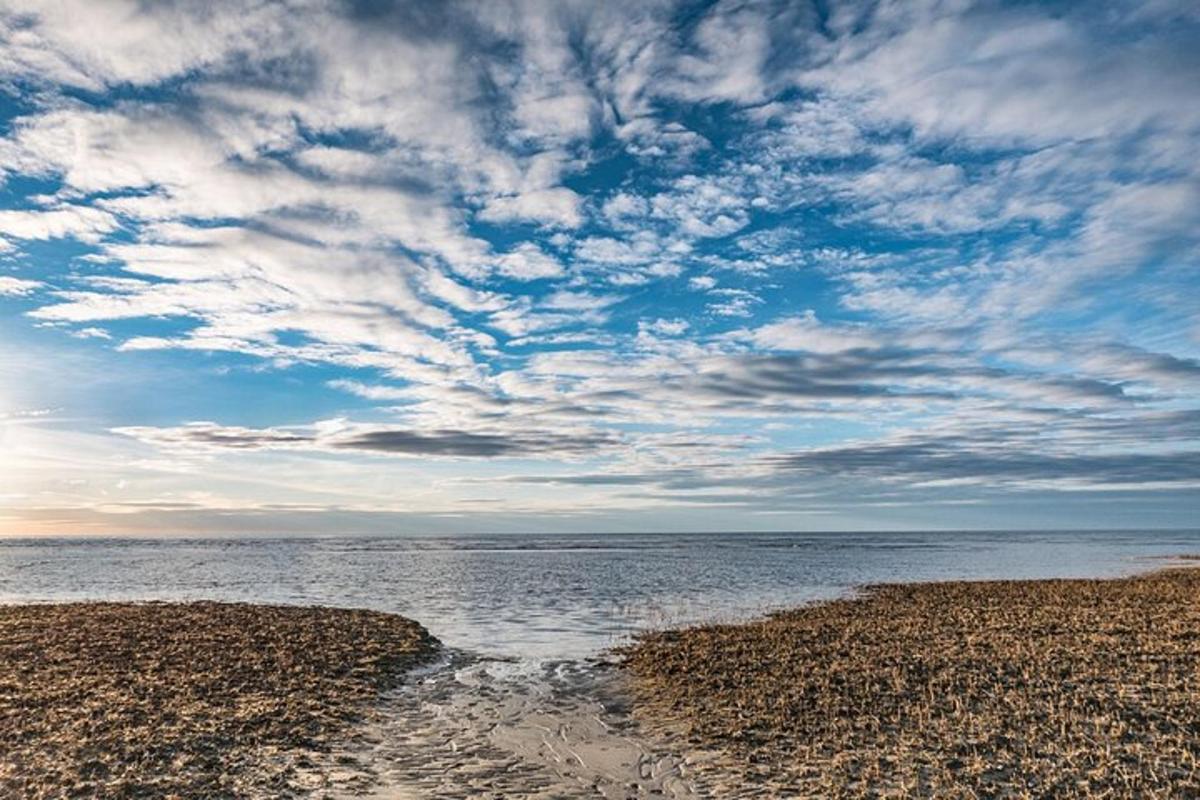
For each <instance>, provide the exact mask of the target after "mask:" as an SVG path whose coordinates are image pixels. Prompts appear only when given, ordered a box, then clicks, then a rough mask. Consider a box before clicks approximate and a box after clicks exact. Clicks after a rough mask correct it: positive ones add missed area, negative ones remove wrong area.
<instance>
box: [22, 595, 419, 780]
mask: <svg viewBox="0 0 1200 800" xmlns="http://www.w3.org/2000/svg"><path fill="white" fill-rule="evenodd" d="M435 646H436V642H435V641H434V640H433V639H432V638H431V637H430V636H429V634H428V633H426V632H425V630H424V629H423V628H421V626H419V625H417V624H416V623H415V622H411V621H409V620H406V619H404V618H402V617H397V616H393V615H390V614H380V613H375V612H370V611H349V610H339V609H330V608H292V607H275V606H254V605H242V604H219V603H182V604H164V603H148V604H133V603H76V604H63V605H30V606H0V796H3V797H14V798H15V797H25V798H43V797H105V798H133V797H146V798H149V797H154V798H163V797H172V796H177V797H189V798H190V797H196V798H217V797H234V796H238V797H241V796H246V795H247V794H260V795H262V796H280V795H284V794H287V793H288V792H289V786H288V778H289V774H290V770H291V765H292V763H293V762H294V761H295V758H296V757H295V755H294V754H295V753H297V752H302V751H305V750H313V749H316V750H320V749H323V747H324V746H325V744H326V742H327V741H328V740H329V737H331V736H334V735H336V734H337V733H339V732H340V731H341V730H342V729H343V728H344V726H346V725H347V724H348V723H350V722H351V721H353V720H354V719H355V718H356V716H357V715H358V714H359V713H360V712H361V711H362V710H363V709H364V707H365V706H366V704H368V703H369V702H370V701H371V700H372V699H373V698H374V697H376V696H377V693H378V692H379V691H380V690H381V689H382V688H384V687H385V686H387V685H389V684H391V683H393V682H394V681H396V680H397V678H398V676H399V675H401V674H402V672H403V671H404V670H405V669H406V668H407V667H409V666H410V665H412V664H413V663H415V662H416V661H418V660H420V659H422V658H424V657H426V656H427V655H428V654H429V653H430V652H431V651H432V650H433V649H434V647H435Z"/></svg>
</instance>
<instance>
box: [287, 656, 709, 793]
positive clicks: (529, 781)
mask: <svg viewBox="0 0 1200 800" xmlns="http://www.w3.org/2000/svg"><path fill="white" fill-rule="evenodd" d="M628 696H629V691H628V685H627V676H626V675H625V674H624V673H623V672H622V671H620V670H619V669H618V668H617V665H616V663H615V662H613V661H611V660H608V661H605V660H589V661H545V662H517V661H508V660H497V659H490V658H483V657H479V656H477V655H473V654H470V653H465V652H461V651H458V652H455V651H451V652H448V653H447V654H446V656H445V658H444V659H443V660H441V661H440V662H439V663H437V664H435V665H432V666H431V667H429V668H427V669H424V670H418V671H417V672H415V673H414V674H412V675H411V676H410V678H409V679H408V680H406V681H405V683H404V684H403V685H402V686H400V687H399V688H398V689H396V690H394V691H393V692H390V693H389V694H388V695H387V697H386V698H385V699H384V702H383V703H382V705H381V706H380V709H379V711H380V713H378V714H377V715H376V716H375V717H374V719H373V721H372V722H371V723H370V724H368V725H366V726H362V727H359V728H357V729H356V731H355V735H354V736H353V737H352V738H351V739H348V740H346V741H345V742H343V744H342V745H341V746H340V747H338V748H336V749H334V750H333V751H332V752H330V753H329V754H327V755H326V756H325V758H324V759H323V760H321V761H319V762H318V763H316V764H315V765H314V769H313V770H312V773H311V786H312V787H313V788H314V789H315V790H318V792H319V795H320V796H322V797H329V798H335V799H336V800H349V798H353V797H366V798H372V799H373V800H416V799H417V798H446V799H447V800H449V798H478V799H479V800H501V799H502V798H531V799H536V800H575V799H577V798H578V799H580V800H582V798H610V799H613V798H620V800H626V798H663V799H667V798H674V799H675V800H694V799H695V798H707V797H719V796H722V795H720V794H714V793H713V791H711V790H710V789H711V787H712V783H711V781H707V780H706V779H705V778H704V775H705V774H716V773H717V772H719V770H713V769H707V770H702V769H701V765H703V764H705V762H707V761H708V760H710V759H714V758H718V756H717V754H715V753H709V752H707V751H705V750H703V749H700V748H686V749H685V748H684V747H683V746H682V744H683V743H681V742H676V741H674V740H673V739H671V738H670V737H667V736H660V735H646V733H645V732H644V731H643V730H642V729H641V728H640V726H639V725H637V724H636V723H635V721H634V720H633V718H632V716H631V715H630V714H629V709H628V704H627V698H628ZM336 763H341V764H356V765H358V766H359V769H357V770H355V771H351V772H346V773H345V774H343V775H339V774H338V773H337V770H336V769H331V768H330V765H331V764H336ZM364 772H366V773H369V780H367V781H364V780H363V779H362V775H363V774H364ZM706 787H707V788H706Z"/></svg>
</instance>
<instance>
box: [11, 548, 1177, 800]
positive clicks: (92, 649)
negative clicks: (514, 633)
mask: <svg viewBox="0 0 1200 800" xmlns="http://www.w3.org/2000/svg"><path fill="white" fill-rule="evenodd" d="M1197 663H1200V567H1197V566H1196V564H1195V559H1194V558H1188V557H1178V558H1172V559H1171V560H1170V563H1166V564H1164V565H1162V566H1160V567H1158V568H1157V569H1155V570H1154V571H1152V572H1140V573H1135V574H1132V575H1129V576H1127V577H1121V578H1098V579H1038V580H1007V581H986V580H983V581H950V582H945V581H943V582H919V583H889V584H876V585H867V586H863V587H860V588H859V589H858V590H857V591H856V592H855V593H854V594H853V595H850V596H847V597H844V598H840V599H834V600H821V601H815V602H813V603H811V604H806V605H803V606H800V607H796V608H793V609H790V610H784V611H778V612H773V613H770V614H768V615H767V616H764V617H761V618H758V619H753V620H749V621H741V622H724V623H712V624H702V625H694V626H688V627H682V628H673V629H663V630H651V631H646V632H643V633H642V634H640V635H639V636H638V637H637V638H636V639H635V640H634V641H633V642H632V643H631V644H628V645H624V646H620V647H617V648H615V649H613V650H609V651H606V652H605V653H604V654H602V655H600V656H598V657H596V658H591V659H551V660H527V659H505V658H500V657H488V656H486V655H482V654H479V653H474V652H470V651H464V650H460V649H455V648H446V647H444V646H442V645H441V644H440V643H439V642H438V641H437V640H436V639H434V638H433V637H432V636H431V635H430V634H429V633H428V632H427V631H426V630H425V629H424V628H423V627H421V625H420V624H418V623H417V622H414V621H412V620H408V619H406V618H404V617H399V616H396V615H391V614H384V613H380V612H371V611H361V610H350V609H337V608H329V607H320V606H317V607H313V606H274V605H256V604H247V603H217V602H210V601H197V602H184V603H170V602H143V603H121V602H116V603H113V602H73V603H30V604H22V605H3V606H0V730H3V731H5V732H6V733H5V734H3V737H6V738H0V792H3V793H6V794H12V795H14V796H22V797H43V796H44V797H49V796H58V795H59V794H62V793H64V792H66V791H67V790H68V789H73V790H74V791H76V792H77V793H78V792H83V793H85V794H86V793H88V792H90V793H92V794H97V793H103V794H105V795H106V796H114V797H151V796H155V797H157V796H171V795H174V796H178V797H235V796H236V797H246V796H250V797H275V796H296V797H307V796H313V797H323V798H339V797H346V798H349V797H362V796H366V797H376V798H380V799H381V800H382V799H383V798H393V799H394V798H407V797H424V796H444V797H480V798H501V797H540V798H551V797H555V798H568V797H580V798H583V797H613V798H623V797H673V798H701V797H733V798H741V797H775V796H780V795H786V796H798V797H855V796H862V795H864V794H867V795H872V796H881V797H882V796H912V795H914V794H917V795H921V794H931V793H932V794H939V793H940V794H946V793H950V794H954V793H956V792H957V793H962V792H975V793H976V794H977V795H979V796H997V797H999V796H1009V795H1011V796H1024V795H1023V794H1022V793H1027V794H1028V793H1032V794H1035V795H1036V794H1039V793H1040V794H1047V793H1049V794H1053V795H1055V796H1063V797H1072V796H1078V797H1084V796H1089V795H1095V794H1101V793H1103V792H1104V791H1112V792H1115V793H1117V794H1118V795H1124V794H1129V793H1140V794H1141V795H1142V796H1146V797H1160V796H1161V797H1167V796H1178V795H1179V794H1180V793H1187V792H1190V791H1200V770H1198V769H1197V766H1196V764H1195V757H1196V755H1197V754H1200V730H1196V731H1193V730H1192V728H1194V727H1195V726H1194V724H1193V722H1192V720H1194V719H1197V718H1200V673H1197V672H1196V670H1195V669H1194V665H1195V664H1197ZM64 754H65V755H64Z"/></svg>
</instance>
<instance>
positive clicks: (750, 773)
mask: <svg viewBox="0 0 1200 800" xmlns="http://www.w3.org/2000/svg"><path fill="white" fill-rule="evenodd" d="M623 655H624V659H625V661H624V663H625V667H626V668H627V669H628V670H629V671H630V673H631V674H632V675H633V677H634V694H635V712H636V714H637V716H638V717H639V718H640V719H641V720H642V721H643V723H644V724H645V726H646V727H647V728H650V729H656V730H660V731H663V732H664V734H671V735H675V736H678V737H684V738H686V740H687V741H688V742H690V743H691V745H692V746H695V747H704V748H709V749H715V750H717V751H719V752H721V753H723V754H724V756H725V760H724V762H720V763H718V762H714V764H713V766H712V768H713V769H716V770H719V771H720V772H721V773H722V774H721V775H719V776H717V779H718V780H719V781H720V782H721V783H722V784H723V785H724V786H725V787H726V788H725V790H723V791H719V792H717V793H716V795H715V796H723V797H754V796H762V797H778V796H787V797H923V796H939V797H989V798H1001V797H1013V798H1025V797H1122V798H1123V797H1156V798H1157V797H1162V798H1167V797H1196V796H1200V768H1198V766H1197V756H1198V755H1200V723H1198V720H1200V570H1197V569H1194V568H1189V569H1170V570H1163V571H1161V572H1156V573H1152V574H1149V575H1143V576H1138V577H1132V578H1128V579H1120V580H1066V581H1003V582H980V583H934V584H923V585H920V584H919V585H885V586H875V587H869V588H867V589H866V590H864V591H863V593H862V595H861V596H860V597H857V598H854V599H849V600H845V601H836V602H830V603H823V604H820V605H814V606H812V607H808V608H802V609H798V610H795V611H791V612H787V613H782V614H777V615H774V616H771V617H769V618H766V619H763V620H760V621H756V622H752V623H748V624H740V625H709V626H701V627H694V628H688V629H685V630H678V631H663V632H657V633H651V634H649V635H646V636H644V637H642V638H641V639H640V641H638V642H637V643H636V644H635V645H634V646H632V647H630V648H629V649H627V650H625V651H624V654H623Z"/></svg>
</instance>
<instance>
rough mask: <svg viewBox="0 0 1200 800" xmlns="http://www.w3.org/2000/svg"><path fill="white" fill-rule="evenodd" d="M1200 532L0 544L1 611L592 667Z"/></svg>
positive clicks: (1199, 536) (1142, 549) (1072, 573)
mask: <svg viewBox="0 0 1200 800" xmlns="http://www.w3.org/2000/svg"><path fill="white" fill-rule="evenodd" d="M1192 554H1200V530H1190V531H1179V530H1175V531H1151V530H1145V531H1137V530H1126V531H990V532H926V533H921V532H917V533H913V532H906V533H696V534H686V533H670V534H627V533H606V534H563V535H544V534H536V535H533V534H530V535H521V534H502V535H490V536H443V535H438V536H388V537H375V538H364V537H343V536H329V537H303V538H289V537H284V536H279V537H266V538H250V537H223V538H219V539H218V538H214V539H194V538H154V539H149V538H96V537H89V538H82V537H80V538H53V539H51V538H36V539H33V538H30V539H15V538H9V539H0V603H27V602H45V601H65V600H193V599H213V600H226V601H246V602H256V603H279V604H299V605H328V606H340V607H352V608H370V609H375V610H380V611H389V612H395V613H399V614H403V615H405V616H408V617H411V618H413V619H416V620H418V621H419V622H421V623H422V624H424V625H425V627H426V628H428V629H429V630H430V631H431V632H432V633H433V634H434V635H435V636H437V637H438V638H439V639H441V640H442V641H443V642H444V643H445V644H446V645H448V646H450V647H453V648H457V649H461V650H465V651H471V652H475V653H478V654H480V655H483V656H486V657H489V658H501V659H503V658H511V659H552V658H553V659H569V658H575V659H585V658H589V657H592V656H596V655H600V654H602V653H604V652H605V651H607V650H609V649H611V648H613V647H615V646H619V645H621V644H623V643H625V642H628V641H629V640H630V638H631V637H632V636H635V635H636V634H637V633H638V632H639V631H644V630H652V629H657V628H663V627H672V626H679V625H686V624H691V623H698V622H710V621H736V620H744V619H748V618H753V617H755V616H759V615H762V614H766V613H769V612H771V611H774V610H778V609H782V608H788V607H795V606H797V605H801V604H805V603H810V602H814V601H819V600H824V599H830V598H835V597H843V596H847V595H850V594H852V593H853V592H855V591H856V590H857V589H858V588H859V587H861V586H863V585H866V584H872V583H885V582H912V581H940V580H984V579H1000V578H1058V577H1114V576H1120V575H1127V574H1131V573H1135V572H1139V571H1144V570H1148V569H1154V568H1157V567H1159V566H1162V565H1163V563H1164V559H1169V558H1171V557H1175V556H1183V555H1192Z"/></svg>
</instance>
